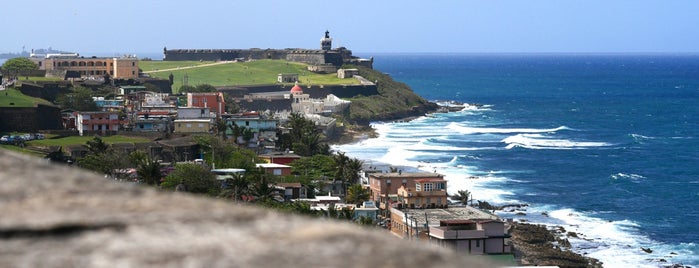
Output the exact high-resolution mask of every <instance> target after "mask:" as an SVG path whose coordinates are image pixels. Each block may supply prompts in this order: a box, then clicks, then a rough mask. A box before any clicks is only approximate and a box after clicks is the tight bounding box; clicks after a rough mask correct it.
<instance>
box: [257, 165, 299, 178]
mask: <svg viewBox="0 0 699 268" xmlns="http://www.w3.org/2000/svg"><path fill="white" fill-rule="evenodd" d="M255 166H256V167H257V168H261V169H262V170H264V171H265V173H269V174H272V175H275V176H289V175H291V166H287V165H282V164H274V163H261V164H255Z"/></svg>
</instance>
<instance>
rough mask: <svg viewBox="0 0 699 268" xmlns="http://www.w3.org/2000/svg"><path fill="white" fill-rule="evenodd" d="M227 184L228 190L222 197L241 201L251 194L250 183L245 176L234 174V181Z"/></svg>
mask: <svg viewBox="0 0 699 268" xmlns="http://www.w3.org/2000/svg"><path fill="white" fill-rule="evenodd" d="M227 184H228V189H226V190H224V191H223V192H221V194H220V195H219V196H220V197H225V198H233V200H235V201H241V200H243V196H244V195H247V194H250V181H249V180H248V178H247V177H246V176H245V175H242V174H238V173H237V174H234V175H233V179H229V180H227Z"/></svg>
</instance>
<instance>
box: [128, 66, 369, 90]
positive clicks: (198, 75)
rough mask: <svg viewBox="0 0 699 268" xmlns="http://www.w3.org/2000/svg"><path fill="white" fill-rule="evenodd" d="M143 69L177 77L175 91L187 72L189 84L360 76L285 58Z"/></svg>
mask: <svg viewBox="0 0 699 268" xmlns="http://www.w3.org/2000/svg"><path fill="white" fill-rule="evenodd" d="M138 64H139V68H141V70H143V72H146V73H148V74H149V75H150V76H151V77H157V78H163V79H168V76H169V75H170V73H172V75H173V76H174V81H173V82H174V83H173V86H172V88H173V90H174V91H177V90H179V88H180V86H182V84H183V80H184V76H185V74H187V77H188V79H187V80H188V84H189V85H198V84H210V85H213V86H232V85H263V84H276V83H277V75H278V74H280V73H296V74H298V75H299V82H300V83H301V84H313V85H331V84H332V85H343V84H344V85H355V84H359V82H358V81H357V80H356V79H339V78H337V75H336V74H334V73H331V74H316V73H312V72H309V71H307V70H306V67H307V65H306V64H303V63H297V62H288V61H283V60H256V61H249V62H226V63H219V64H216V62H212V61H208V62H207V61H203V62H199V61H141V62H139V63H138Z"/></svg>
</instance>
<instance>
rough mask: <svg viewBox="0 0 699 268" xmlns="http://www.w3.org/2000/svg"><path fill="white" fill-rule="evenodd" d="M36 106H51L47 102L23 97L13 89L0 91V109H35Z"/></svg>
mask: <svg viewBox="0 0 699 268" xmlns="http://www.w3.org/2000/svg"><path fill="white" fill-rule="evenodd" d="M37 104H44V105H53V104H51V102H49V101H47V100H44V99H40V98H34V97H30V96H27V95H24V94H22V92H20V91H19V90H17V89H14V88H8V89H5V90H3V91H0V107H36V105H37Z"/></svg>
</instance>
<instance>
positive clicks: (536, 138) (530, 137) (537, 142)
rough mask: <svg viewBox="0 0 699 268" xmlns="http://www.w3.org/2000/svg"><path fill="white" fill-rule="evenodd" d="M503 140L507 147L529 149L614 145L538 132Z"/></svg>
mask: <svg viewBox="0 0 699 268" xmlns="http://www.w3.org/2000/svg"><path fill="white" fill-rule="evenodd" d="M502 142H504V143H507V146H505V148H507V149H512V148H514V147H522V148H527V149H584V148H589V147H604V146H611V145H612V144H610V143H606V142H591V141H571V140H565V139H553V138H548V137H546V136H543V135H538V134H517V135H513V136H509V137H507V138H505V139H503V140H502Z"/></svg>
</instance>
